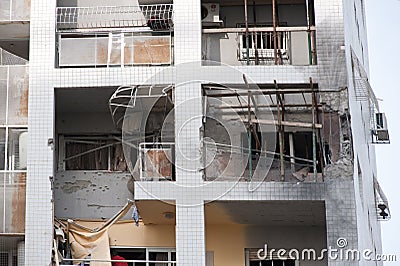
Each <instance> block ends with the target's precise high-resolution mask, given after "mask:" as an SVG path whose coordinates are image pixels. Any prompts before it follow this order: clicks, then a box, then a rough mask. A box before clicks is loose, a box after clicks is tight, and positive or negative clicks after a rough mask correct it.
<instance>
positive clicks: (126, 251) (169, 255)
mask: <svg viewBox="0 0 400 266" xmlns="http://www.w3.org/2000/svg"><path fill="white" fill-rule="evenodd" d="M111 254H118V255H119V256H121V257H123V258H124V259H126V260H138V261H143V262H135V263H134V264H133V263H128V265H129V266H133V265H134V266H174V265H176V264H175V263H154V262H149V261H176V252H175V249H172V248H112V249H111Z"/></svg>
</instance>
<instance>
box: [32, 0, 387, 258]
mask: <svg viewBox="0 0 400 266" xmlns="http://www.w3.org/2000/svg"><path fill="white" fill-rule="evenodd" d="M353 1H354V0H351V1H347V0H346V1H343V2H344V3H345V4H344V6H343V5H342V1H340V0H323V1H315V15H316V23H317V56H318V66H304V67H302V66H264V67H262V66H249V67H245V66H243V67H235V68H233V69H232V70H229V71H227V70H226V67H221V66H220V67H218V66H212V67H205V66H204V67H201V63H200V61H199V60H200V59H201V31H200V30H201V22H200V0H175V1H174V10H175V11H174V31H175V32H174V45H175V64H176V65H177V67H171V68H169V67H151V68H150V67H125V68H97V69H94V68H82V69H81V68H77V69H54V62H55V57H54V55H55V28H54V25H55V21H54V20H55V14H54V11H55V2H56V1H54V0H32V1H31V5H32V9H31V10H32V14H31V40H30V95H29V130H30V146H29V151H30V152H29V157H28V178H27V213H26V245H25V255H26V265H34V266H37V265H49V263H50V258H51V245H52V242H51V241H52V203H51V198H52V192H51V189H50V182H49V176H52V175H53V165H54V154H53V150H52V149H51V147H49V146H48V139H51V138H54V136H53V132H54V88H58V87H71V88H73V87H86V86H90V87H93V86H119V85H127V84H141V83H143V82H144V83H147V84H153V83H172V82H174V83H176V84H177V88H176V93H175V100H176V113H175V119H176V125H175V129H176V132H177V138H176V142H177V144H178V146H179V147H180V148H181V149H182V154H181V155H179V154H178V156H177V158H176V162H177V165H178V166H180V167H181V168H179V169H177V172H176V184H172V183H169V182H162V183H161V182H160V183H157V182H153V183H150V182H147V183H146V182H140V183H137V185H136V187H135V197H136V198H137V199H153V198H154V197H157V198H159V199H165V200H176V203H177V215H176V221H177V225H176V241H177V245H176V248H177V259H178V265H204V264H205V234H204V229H205V228H204V205H203V204H204V201H210V200H216V199H220V200H325V201H326V213H327V230H328V232H327V236H328V245H333V246H334V245H335V243H336V239H337V238H338V237H345V238H346V239H347V240H348V242H349V246H350V247H352V248H356V247H357V246H360V247H370V246H371V245H372V244H371V243H372V242H374V241H375V245H376V246H377V248H378V249H380V230H379V226H378V224H377V223H373V225H372V227H373V237H360V236H361V235H363V234H365V232H366V231H367V230H368V231H369V228H367V227H366V226H364V227H360V226H359V225H358V223H357V219H358V220H359V219H365V212H363V211H360V210H361V209H360V208H361V207H360V206H359V203H358V202H357V194H354V187H353V183H352V182H351V181H345V180H335V181H332V182H330V183H329V182H327V183H325V184H312V183H311V184H289V183H284V184H283V183H264V184H262V185H261V186H260V187H259V189H257V190H256V191H255V192H249V191H248V186H247V184H245V183H239V184H235V183H229V182H213V183H206V184H204V183H203V181H202V175H201V172H199V171H197V168H199V166H200V161H199V159H198V158H199V155H200V144H199V139H200V132H199V128H200V126H201V115H202V111H201V87H200V83H199V82H188V81H191V80H193V79H194V80H196V79H203V80H212V81H214V82H220V83H228V82H236V83H242V77H241V75H237V73H238V72H236V71H239V73H240V72H243V73H245V74H246V76H247V77H248V79H250V80H253V81H254V82H257V83H272V82H273V80H277V81H278V82H281V83H308V79H309V77H313V80H314V82H318V83H319V87H320V89H338V88H339V87H344V86H347V85H348V84H347V75H351V73H350V72H349V71H347V73H346V68H345V64H344V63H345V61H346V62H347V66H348V69H349V66H350V65H349V59H348V57H347V58H345V55H348V53H347V52H348V51H349V44H350V43H355V42H356V40H354V36H353V35H352V33H351V32H352V30H353V29H354V22H353V18H352V16H354V14H352V12H353V11H352V10H353ZM356 2H357V3H359V1H356ZM343 11H345V13H344V14H345V15H344V16H343ZM344 22H345V23H344ZM344 29H346V54H345V53H344V51H343V50H342V46H344V45H345V38H344V37H345V35H344V34H343V30H344ZM362 36H365V31H363V29H362ZM357 42H358V41H357ZM354 45H355V44H354ZM355 46H356V45H355ZM363 46H364V47H367V46H366V44H365V42H364V45H363ZM357 49H358V50H357ZM356 50H357V51H358V52H360V48H356ZM365 50H366V48H365ZM365 53H366V52H364V54H365ZM364 56H365V55H364ZM345 59H347V60H345ZM365 60H366V62H367V59H366V58H365ZM235 73H236V74H235ZM349 88H350V89H351V82H350V84H349ZM189 99H191V100H189ZM188 100H189V101H188ZM351 109H352V117H353V119H352V121H353V124H352V126H353V130H354V132H353V133H354V134H353V135H354V136H360V135H361V136H362V135H363V134H364V133H363V132H358V131H357V130H356V128H362V127H359V124H358V123H357V122H354V120H357V119H354V118H356V117H358V116H360V115H361V114H360V112H358V111H357V110H359V107H358V105H357V103H355V102H354V100H352V102H351ZM178 132H179V133H178ZM358 134H360V135H358ZM361 139H362V140H365V138H361ZM356 144H357V147H355V152H356V153H358V154H359V155H360V157H362V158H361V161H362V165H363V168H366V170H365V172H367V173H368V174H366V177H365V178H364V180H368V179H369V180H371V179H370V178H371V176H372V174H373V173H372V171H370V169H374V157H372V161H373V162H372V164H370V163H369V158H367V157H366V156H364V154H367V152H366V151H365V144H364V143H362V141H361V140H356ZM372 151H373V149H372ZM372 153H373V152H372ZM370 192H371V193H372V191H370ZM369 196H370V197H371V196H372V195H369ZM371 219H372V218H371ZM356 264H357V263H352V264H351V263H347V264H346V263H344V262H338V261H330V262H329V265H356ZM360 265H364V264H360Z"/></svg>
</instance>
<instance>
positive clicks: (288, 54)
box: [203, 27, 317, 65]
mask: <svg viewBox="0 0 400 266" xmlns="http://www.w3.org/2000/svg"><path fill="white" fill-rule="evenodd" d="M203 59H205V60H211V61H219V62H222V63H227V64H231V65H314V64H316V62H317V60H316V51H315V28H314V27H310V28H308V27H277V28H276V29H275V31H274V29H273V28H272V27H257V28H249V29H248V30H246V29H245V28H217V29H215V28H214V29H203Z"/></svg>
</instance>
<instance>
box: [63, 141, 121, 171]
mask: <svg viewBox="0 0 400 266" xmlns="http://www.w3.org/2000/svg"><path fill="white" fill-rule="evenodd" d="M60 159H61V162H62V163H61V164H62V165H63V166H64V167H65V170H108V171H127V170H128V169H127V164H126V161H125V157H124V153H123V148H122V144H121V141H120V140H118V137H116V136H97V137H94V136H93V137H65V138H60Z"/></svg>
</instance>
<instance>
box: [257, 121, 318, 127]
mask: <svg viewBox="0 0 400 266" xmlns="http://www.w3.org/2000/svg"><path fill="white" fill-rule="evenodd" d="M251 122H252V123H259V124H264V125H276V126H288V127H304V128H312V127H313V124H312V123H306V122H292V121H282V122H281V124H279V122H278V121H276V120H265V119H252V120H251ZM315 128H322V124H315Z"/></svg>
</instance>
